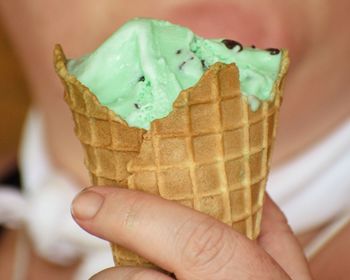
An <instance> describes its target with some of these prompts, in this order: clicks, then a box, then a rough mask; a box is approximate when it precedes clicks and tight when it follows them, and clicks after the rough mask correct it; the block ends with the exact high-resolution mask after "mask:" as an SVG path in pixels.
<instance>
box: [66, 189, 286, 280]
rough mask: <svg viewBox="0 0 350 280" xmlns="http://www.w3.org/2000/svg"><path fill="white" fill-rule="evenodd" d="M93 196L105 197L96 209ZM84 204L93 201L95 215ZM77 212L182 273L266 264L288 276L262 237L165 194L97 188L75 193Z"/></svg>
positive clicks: (95, 229) (249, 270)
mask: <svg viewBox="0 0 350 280" xmlns="http://www.w3.org/2000/svg"><path fill="white" fill-rule="evenodd" d="M93 196H94V197H95V198H96V197H99V200H102V202H101V203H100V202H99V203H98V204H99V206H100V207H99V209H98V210H97V212H96V213H93V214H91V213H92V212H93V211H92V210H91V205H92V204H93V203H91V200H92V199H91V198H92V197H93ZM84 204H85V206H86V205H88V206H89V207H90V209H89V218H86V215H85V213H84V211H83V210H84V207H83V206H84ZM95 204H96V203H95ZM73 214H74V217H75V218H76V220H77V222H78V223H79V224H80V226H82V227H83V228H84V229H85V230H87V231H88V232H90V233H92V234H94V235H96V236H99V237H101V238H103V239H106V240H109V241H112V242H114V243H117V244H119V245H121V246H123V247H126V248H128V249H130V250H132V251H134V252H136V253H138V254H139V255H141V256H143V257H145V258H146V259H148V260H150V261H152V262H153V263H155V264H157V265H159V266H160V267H162V268H164V269H166V270H167V271H170V272H174V273H175V274H176V275H177V276H178V277H179V278H180V279H182V278H183V279H226V278H227V276H228V275H230V277H234V276H236V277H241V278H239V279H245V277H244V278H243V277H242V276H243V275H245V276H247V275H248V276H249V277H253V278H254V276H256V277H257V278H256V279H262V278H261V271H266V270H271V272H273V273H276V271H277V272H278V273H279V278H276V279H284V277H285V274H284V272H283V271H282V270H281V269H279V268H278V266H277V264H276V263H275V262H274V261H273V260H272V259H271V258H270V257H269V255H268V254H266V253H265V252H264V251H263V250H262V249H261V248H260V247H259V246H257V245H256V243H254V242H252V241H250V240H249V239H247V238H245V237H244V236H243V235H241V234H239V233H238V232H235V231H234V230H232V229H231V228H230V227H228V226H227V225H225V224H223V223H221V222H219V221H217V220H215V219H213V218H211V217H209V216H207V215H204V214H202V213H199V212H197V211H194V210H192V209H190V208H187V207H185V206H182V205H180V204H177V203H174V202H170V201H167V200H165V199H162V198H160V197H156V196H152V195H149V194H146V193H141V192H137V191H131V190H125V189H118V188H111V187H97V188H91V189H90V190H88V191H85V192H82V193H81V194H80V195H79V196H78V198H76V199H75V201H74V203H73ZM255 274H256V275H255ZM269 279H273V278H269Z"/></svg>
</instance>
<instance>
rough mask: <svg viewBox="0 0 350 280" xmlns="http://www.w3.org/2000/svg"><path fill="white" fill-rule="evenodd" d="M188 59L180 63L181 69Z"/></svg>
mask: <svg viewBox="0 0 350 280" xmlns="http://www.w3.org/2000/svg"><path fill="white" fill-rule="evenodd" d="M185 64H186V61H183V62H182V63H181V64H180V65H179V69H180V70H182V68H183V67H184V66H185Z"/></svg>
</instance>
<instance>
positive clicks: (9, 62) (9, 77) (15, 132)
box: [0, 22, 29, 181]
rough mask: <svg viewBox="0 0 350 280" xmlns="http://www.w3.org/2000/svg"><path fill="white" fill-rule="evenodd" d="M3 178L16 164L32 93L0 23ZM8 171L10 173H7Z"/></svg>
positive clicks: (0, 176) (0, 157)
mask: <svg viewBox="0 0 350 280" xmlns="http://www.w3.org/2000/svg"><path fill="white" fill-rule="evenodd" d="M0 64H1V67H0V100H1V101H0V179H1V181H4V180H5V179H6V178H4V176H8V175H9V174H10V173H12V172H11V169H12V170H13V171H14V169H15V167H16V153H17V149H18V145H19V139H20V133H21V128H22V125H23V121H24V119H25V115H26V112H27V109H28V105H29V93H28V88H27V85H26V81H25V79H24V76H23V72H22V69H21V66H20V64H19V63H18V59H17V58H16V54H15V53H14V51H13V48H11V44H10V42H9V40H8V38H7V35H6V33H5V31H4V29H3V26H2V24H1V22H0ZM5 174H6V175H5Z"/></svg>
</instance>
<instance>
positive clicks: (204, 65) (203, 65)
mask: <svg viewBox="0 0 350 280" xmlns="http://www.w3.org/2000/svg"><path fill="white" fill-rule="evenodd" d="M201 63H202V68H203V69H204V70H205V69H207V68H208V67H207V65H206V64H205V60H204V59H201Z"/></svg>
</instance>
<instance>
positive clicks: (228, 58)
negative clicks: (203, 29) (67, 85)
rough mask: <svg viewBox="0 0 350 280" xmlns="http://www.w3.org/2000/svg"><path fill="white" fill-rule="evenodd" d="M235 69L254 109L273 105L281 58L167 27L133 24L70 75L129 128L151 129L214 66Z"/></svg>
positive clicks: (74, 64) (76, 63) (72, 67)
mask: <svg viewBox="0 0 350 280" xmlns="http://www.w3.org/2000/svg"><path fill="white" fill-rule="evenodd" d="M216 62H222V63H226V64H231V63H235V64H236V65H237V67H238V69H239V80H240V85H241V92H242V94H244V95H246V96H247V97H248V98H247V99H248V101H249V103H250V107H251V109H252V110H253V111H254V110H257V109H258V108H259V105H260V101H264V100H271V99H273V96H272V94H273V93H272V87H273V85H274V83H275V81H276V79H277V76H278V73H279V70H280V65H281V52H280V51H279V50H277V49H268V50H258V49H256V48H255V47H244V48H243V47H242V45H241V44H239V43H238V42H235V41H232V40H222V39H204V38H201V37H199V36H196V35H195V34H194V33H193V32H192V31H191V30H189V29H187V28H185V27H182V26H178V25H173V24H171V23H169V22H166V21H160V20H151V19H133V20H131V21H129V22H127V23H126V24H124V25H123V26H122V27H121V28H120V29H119V30H118V31H116V32H115V33H114V34H113V35H112V36H111V37H110V38H109V39H107V40H106V41H105V42H104V43H103V44H102V45H101V46H100V47H99V48H97V49H96V50H95V51H94V52H93V53H91V54H88V55H85V56H83V57H81V58H79V59H72V60H69V62H68V70H69V72H70V73H71V74H73V75H75V76H76V77H77V78H78V80H79V81H80V82H81V83H83V84H84V85H85V86H87V87H88V88H89V89H90V90H91V91H92V92H93V93H94V94H95V95H96V97H97V99H98V100H99V102H100V103H101V104H102V105H105V106H107V107H108V108H109V109H111V110H112V111H114V112H115V113H116V114H117V115H118V116H120V117H121V118H123V119H124V120H125V121H126V122H127V123H128V125H129V126H132V127H138V128H144V129H149V128H150V123H151V122H152V121H153V120H155V119H160V118H163V117H166V116H167V115H168V114H169V113H170V112H171V111H172V105H173V102H174V101H175V100H176V98H177V96H178V95H179V93H180V92H181V91H182V90H184V89H187V88H189V87H192V86H194V85H195V84H196V83H197V82H198V81H199V79H200V78H201V76H202V75H203V73H204V72H205V70H206V69H207V68H208V67H209V66H211V65H213V64H215V63H216Z"/></svg>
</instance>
